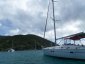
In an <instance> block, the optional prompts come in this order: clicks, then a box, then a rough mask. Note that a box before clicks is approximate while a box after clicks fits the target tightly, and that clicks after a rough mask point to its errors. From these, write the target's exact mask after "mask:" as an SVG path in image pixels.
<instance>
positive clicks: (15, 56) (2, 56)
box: [0, 50, 85, 64]
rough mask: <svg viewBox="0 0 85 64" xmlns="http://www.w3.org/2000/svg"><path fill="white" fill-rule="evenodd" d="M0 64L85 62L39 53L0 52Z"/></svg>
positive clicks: (83, 63)
mask: <svg viewBox="0 0 85 64" xmlns="http://www.w3.org/2000/svg"><path fill="white" fill-rule="evenodd" d="M0 64H85V61H80V60H67V59H59V58H56V57H49V56H44V55H43V52H42V51H40V50H38V51H33V50H31V51H16V52H0Z"/></svg>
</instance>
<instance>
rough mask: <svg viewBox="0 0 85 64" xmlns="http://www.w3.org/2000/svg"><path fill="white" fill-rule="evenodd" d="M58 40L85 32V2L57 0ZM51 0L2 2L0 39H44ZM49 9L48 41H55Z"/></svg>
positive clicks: (0, 1) (8, 0)
mask: <svg viewBox="0 0 85 64" xmlns="http://www.w3.org/2000/svg"><path fill="white" fill-rule="evenodd" d="M56 1H57V2H55V19H56V20H59V21H56V33H57V35H56V36H57V38H59V37H62V36H66V35H70V34H75V33H79V32H82V31H83V32H84V31H85V0H56ZM48 3H49V0H0V35H6V36H7V35H11V36H12V35H18V34H23V35H26V34H35V35H38V36H41V37H43V33H44V27H45V22H46V17H47V9H48ZM51 13H52V7H51V5H50V11H49V19H48V20H49V21H48V25H47V31H46V39H49V40H53V39H54V33H53V21H52V16H51Z"/></svg>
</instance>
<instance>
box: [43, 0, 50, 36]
mask: <svg viewBox="0 0 85 64" xmlns="http://www.w3.org/2000/svg"><path fill="white" fill-rule="evenodd" d="M49 7H50V0H49V4H48V11H47V17H46V24H45V30H44V38H45V32H46V27H47V21H48V14H49Z"/></svg>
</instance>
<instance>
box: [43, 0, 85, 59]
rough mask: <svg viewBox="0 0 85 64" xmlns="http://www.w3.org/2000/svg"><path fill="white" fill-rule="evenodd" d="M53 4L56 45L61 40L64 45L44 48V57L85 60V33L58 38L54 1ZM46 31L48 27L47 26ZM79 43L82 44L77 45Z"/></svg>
mask: <svg viewBox="0 0 85 64" xmlns="http://www.w3.org/2000/svg"><path fill="white" fill-rule="evenodd" d="M51 2H52V6H53V22H54V34H55V43H56V42H58V41H59V40H62V43H63V44H62V45H59V44H58V43H57V44H58V45H55V46H51V47H46V48H43V52H44V55H48V56H54V57H59V58H69V59H82V60H85V45H83V44H81V41H82V40H83V39H84V38H85V33H84V32H80V33H76V34H72V35H68V36H64V37H61V38H56V28H55V15H54V13H55V11H54V0H52V1H51ZM46 23H47V21H46ZM45 31H46V26H45ZM44 37H45V32H44ZM78 41H79V43H80V44H77V42H78ZM82 42H83V43H84V42H85V41H82Z"/></svg>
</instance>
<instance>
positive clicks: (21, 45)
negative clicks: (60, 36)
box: [0, 34, 54, 51]
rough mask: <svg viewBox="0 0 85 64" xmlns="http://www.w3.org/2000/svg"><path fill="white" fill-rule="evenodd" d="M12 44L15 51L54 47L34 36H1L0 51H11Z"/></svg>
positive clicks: (49, 42)
mask: <svg viewBox="0 0 85 64" xmlns="http://www.w3.org/2000/svg"><path fill="white" fill-rule="evenodd" d="M12 43H13V48H14V49H15V50H30V49H35V48H36V49H42V47H49V46H51V45H54V43H53V42H51V41H48V40H46V39H44V38H41V37H39V36H36V35H32V34H28V35H15V36H0V51H6V50H8V49H10V48H11V47H12Z"/></svg>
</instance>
